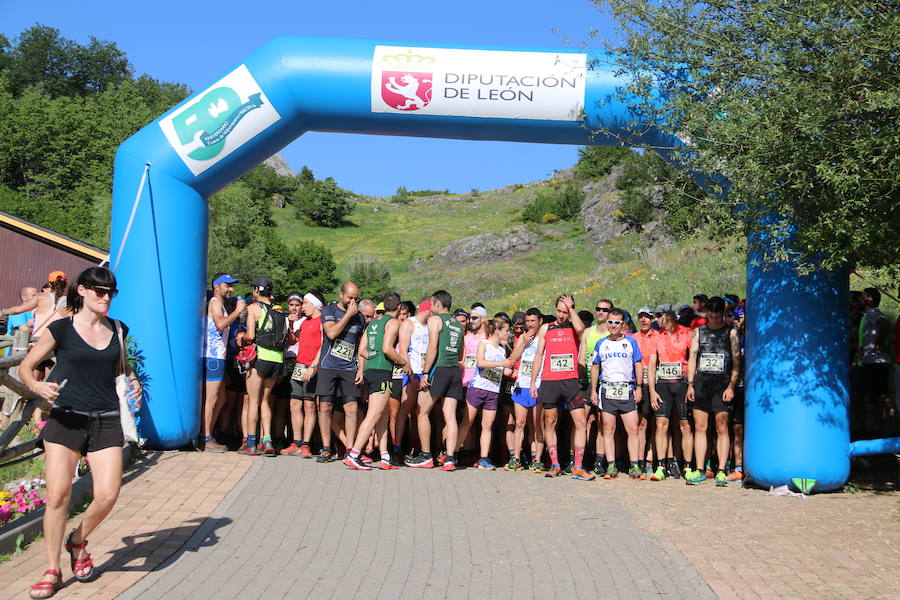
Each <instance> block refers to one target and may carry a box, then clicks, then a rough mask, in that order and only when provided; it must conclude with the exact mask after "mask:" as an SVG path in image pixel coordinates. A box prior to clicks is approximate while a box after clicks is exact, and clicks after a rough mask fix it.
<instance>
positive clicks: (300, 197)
mask: <svg viewBox="0 0 900 600" xmlns="http://www.w3.org/2000/svg"><path fill="white" fill-rule="evenodd" d="M293 204H294V205H295V206H296V207H297V217H298V218H299V219H300V220H304V218H308V219H309V220H311V221H312V222H313V223H315V224H316V225H321V226H322V227H330V228H332V229H334V228H337V227H340V226H341V224H342V222H343V220H344V217H346V216H347V215H349V214H350V213H351V212H352V211H353V209H354V207H355V206H356V203H355V202H354V201H353V195H352V194H351V193H350V192H348V191H347V190H344V189H341V188H340V187H338V185H337V184H336V183H335V182H334V179H332V178H331V177H329V178H327V179H325V180H323V181H316V182H314V183H311V184H310V183H306V184H300V185H299V186H298V187H297V188H296V192H295V193H294V198H293Z"/></svg>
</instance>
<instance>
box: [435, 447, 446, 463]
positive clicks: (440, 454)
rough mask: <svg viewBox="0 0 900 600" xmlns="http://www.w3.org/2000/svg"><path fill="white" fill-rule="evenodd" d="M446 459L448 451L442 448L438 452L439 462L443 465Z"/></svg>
mask: <svg viewBox="0 0 900 600" xmlns="http://www.w3.org/2000/svg"><path fill="white" fill-rule="evenodd" d="M445 460H447V453H446V452H444V451H443V450H441V451H440V452H438V457H437V464H439V465H442V464H444V461H445Z"/></svg>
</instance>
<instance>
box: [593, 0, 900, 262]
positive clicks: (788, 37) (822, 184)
mask: <svg viewBox="0 0 900 600" xmlns="http://www.w3.org/2000/svg"><path fill="white" fill-rule="evenodd" d="M596 3H597V4H602V5H603V6H604V7H605V8H606V9H607V10H608V11H609V12H610V14H611V15H612V17H613V18H614V19H615V20H616V21H618V23H619V40H620V41H618V42H607V43H606V44H605V45H606V48H607V49H608V50H610V51H612V52H614V53H615V56H617V57H618V58H617V59H616V60H617V61H618V63H617V64H618V65H619V66H620V67H621V71H620V74H621V75H623V76H626V78H627V84H626V85H624V86H623V87H622V89H621V90H620V94H619V98H618V99H619V100H623V101H625V102H626V103H627V104H628V106H629V108H630V109H631V110H632V111H633V113H632V114H634V115H635V120H634V124H635V126H636V127H643V126H644V125H643V124H645V123H648V122H652V123H657V124H659V125H660V126H661V127H662V128H663V129H664V130H665V131H668V132H669V133H671V134H673V135H675V134H678V135H679V137H680V138H681V139H683V140H687V145H686V147H685V148H683V149H681V150H679V151H677V152H676V153H675V158H676V160H678V161H680V162H682V163H683V164H684V165H685V166H686V167H687V169H689V170H692V171H694V172H697V173H710V174H714V176H713V177H711V178H710V181H711V185H712V186H713V187H714V188H715V187H716V183H717V182H721V181H722V178H727V180H728V181H730V186H729V188H728V194H727V199H725V200H723V201H722V202H723V203H724V204H726V205H727V206H729V207H730V206H741V207H742V208H743V216H744V217H745V219H746V223H747V226H748V227H749V228H751V229H755V230H765V231H768V232H769V234H770V235H769V238H770V240H771V241H772V242H771V244H770V245H767V246H766V247H765V248H760V250H761V251H762V253H763V258H764V260H766V261H784V260H787V259H789V258H792V259H794V260H795V261H796V264H797V265H798V270H800V271H801V272H808V271H810V270H812V269H815V268H817V267H818V266H822V267H824V268H834V267H841V266H845V265H861V266H871V267H879V266H887V265H896V263H897V256H898V255H900V202H897V198H898V181H900V153H898V152H897V148H898V146H900V127H897V125H898V123H900V94H898V92H897V82H898V81H900V60H898V57H897V48H898V47H900V11H898V7H897V5H896V3H892V2H887V1H884V0H860V1H857V2H843V1H839V0H796V1H795V2H792V3H790V5H788V4H785V3H784V2H781V1H780V0H745V1H742V2H735V1H726V0H721V1H717V0H713V1H708V2H696V1H692V0H670V1H668V2H662V3H661V2H655V1H652V0H604V1H602V2H601V1H597V2H596ZM598 60H600V59H598ZM604 60H605V59H604ZM795 226H796V229H794V227H795ZM895 272H896V271H895Z"/></svg>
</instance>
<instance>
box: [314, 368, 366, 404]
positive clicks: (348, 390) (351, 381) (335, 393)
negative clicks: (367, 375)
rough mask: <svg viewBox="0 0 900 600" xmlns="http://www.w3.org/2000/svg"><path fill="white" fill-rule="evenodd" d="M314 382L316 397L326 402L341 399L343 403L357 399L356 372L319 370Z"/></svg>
mask: <svg viewBox="0 0 900 600" xmlns="http://www.w3.org/2000/svg"><path fill="white" fill-rule="evenodd" d="M316 377H318V379H319V380H318V381H317V382H316V395H317V396H319V397H321V399H322V400H325V401H326V402H332V401H333V400H331V399H328V397H329V396H330V397H331V398H334V397H338V398H343V400H344V403H345V404H346V403H347V402H351V401H356V400H358V399H359V386H358V385H357V384H356V371H355V370H354V371H336V370H334V369H319V373H318V375H316Z"/></svg>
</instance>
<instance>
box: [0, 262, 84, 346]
mask: <svg viewBox="0 0 900 600" xmlns="http://www.w3.org/2000/svg"><path fill="white" fill-rule="evenodd" d="M68 285H69V282H68V280H67V277H66V274H65V273H63V272H62V271H53V272H51V273H50V275H48V276H47V283H45V284H44V286H43V287H42V288H41V292H40V293H39V294H37V295H36V296H34V297H32V298H30V299H29V300H27V301H25V302H23V303H22V304H19V305H18V306H11V307H9V308H3V309H0V317H2V316H4V315H18V314H21V313H23V312H27V311H29V310H33V311H34V332H33V335H36V336H37V335H40V333H41V331H42V330H43V329H44V328H45V327H47V325H49V324H50V323H52V322H53V321H56V320H57V319H61V318H62V317H66V316H68V311H67V310H66V289H67V288H68Z"/></svg>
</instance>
